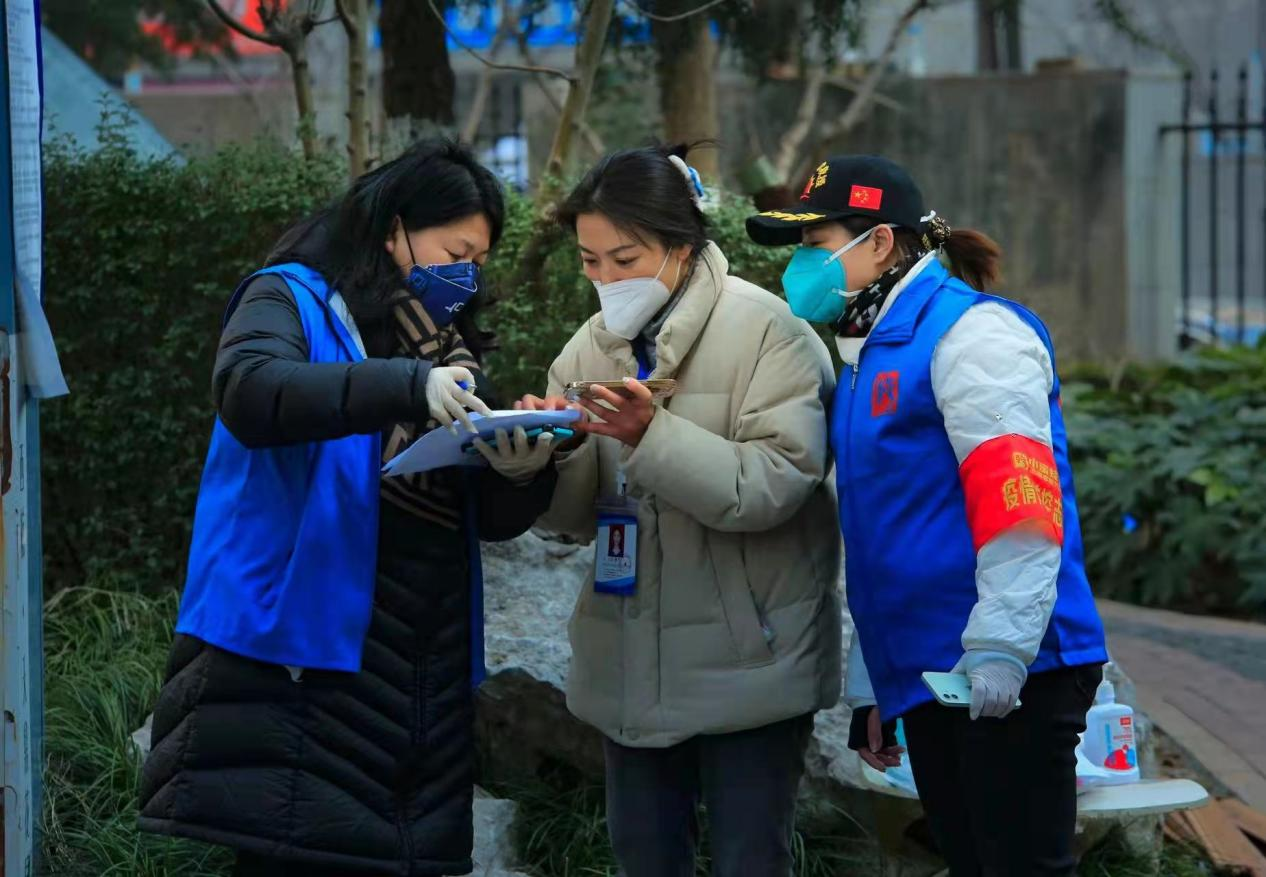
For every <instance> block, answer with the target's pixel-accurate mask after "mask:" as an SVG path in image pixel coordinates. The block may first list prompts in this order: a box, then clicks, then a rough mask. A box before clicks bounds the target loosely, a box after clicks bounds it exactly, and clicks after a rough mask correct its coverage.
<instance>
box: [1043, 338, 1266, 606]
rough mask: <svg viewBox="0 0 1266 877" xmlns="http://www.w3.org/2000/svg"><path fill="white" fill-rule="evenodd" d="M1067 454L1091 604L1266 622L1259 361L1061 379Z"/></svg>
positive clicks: (1262, 372) (1227, 354)
mask: <svg viewBox="0 0 1266 877" xmlns="http://www.w3.org/2000/svg"><path fill="white" fill-rule="evenodd" d="M1069 377H1070V380H1069V381H1068V384H1067V388H1066V392H1065V406H1064V411H1065V414H1066V416H1067V422H1068V430H1069V439H1070V446H1071V450H1072V455H1073V463H1074V467H1075V469H1076V474H1077V490H1078V500H1079V505H1080V510H1081V516H1082V530H1083V533H1084V535H1085V542H1086V552H1087V560H1088V564H1089V568H1090V573H1091V579H1092V581H1093V582H1094V584H1095V586H1096V589H1097V590H1098V592H1099V593H1101V594H1104V595H1106V596H1111V597H1114V598H1117V599H1121V600H1128V601H1132V602H1138V603H1144V604H1152V605H1163V606H1170V607H1173V608H1177V609H1186V610H1191V611H1208V612H1222V613H1237V614H1248V615H1259V616H1260V615H1262V614H1263V613H1264V611H1266V350H1254V349H1237V350H1204V351H1201V352H1200V353H1196V354H1193V355H1189V356H1187V357H1185V358H1183V359H1182V360H1180V361H1179V362H1177V363H1174V364H1171V365H1165V366H1159V367H1156V366H1154V367H1132V368H1129V369H1127V370H1125V371H1124V373H1122V374H1120V375H1119V376H1117V377H1116V379H1115V380H1114V379H1111V378H1110V377H1109V376H1108V375H1106V374H1104V373H1103V372H1102V371H1099V370H1087V369H1083V370H1081V371H1080V372H1076V373H1073V374H1071V375H1070V376H1069Z"/></svg>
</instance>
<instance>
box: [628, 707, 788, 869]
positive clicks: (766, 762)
mask: <svg viewBox="0 0 1266 877" xmlns="http://www.w3.org/2000/svg"><path fill="white" fill-rule="evenodd" d="M812 734H813V715H812V714H808V715H803V716H799V717H797V718H794V719H788V720H786V721H782V722H775V723H774V724H772V725H765V726H764V727H761V728H754V729H752V730H750V731H739V732H736V733H733V734H715V735H704V736H699V737H695V738H693V739H691V740H687V741H686V742H684V743H680V744H678V745H676V746H671V747H668V748H667V749H633V748H630V747H627V746H621V745H619V744H617V743H613V742H612V741H610V740H607V741H606V762H607V826H608V830H609V831H610V834H611V846H612V848H613V849H614V851H615V858H616V861H617V862H619V864H620V873H621V875H623V877H693V875H694V873H695V847H696V844H697V841H698V836H699V827H698V822H697V819H696V807H697V805H698V803H699V801H700V799H701V798H702V800H703V803H704V805H705V806H706V807H707V809H708V823H709V830H710V841H711V850H712V874H713V877H788V875H789V874H790V873H791V866H792V852H791V849H792V847H791V844H792V831H793V829H794V823H795V812H796V790H797V788H798V787H799V785H800V776H801V774H803V773H804V753H805V748H806V747H807V746H808V744H809V737H810V736H812Z"/></svg>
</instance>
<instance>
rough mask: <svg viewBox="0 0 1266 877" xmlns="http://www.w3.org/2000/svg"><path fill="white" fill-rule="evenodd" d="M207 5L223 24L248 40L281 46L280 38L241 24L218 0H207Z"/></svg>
mask: <svg viewBox="0 0 1266 877" xmlns="http://www.w3.org/2000/svg"><path fill="white" fill-rule="evenodd" d="M207 6H208V7H209V8H210V9H211V11H212V12H213V13H215V17H216V18H218V19H220V21H222V22H224V26H225V27H227V28H229V30H233V31H236V32H237V33H239V34H241V35H242V36H244V37H246V38H247V39H248V40H254V41H255V42H257V43H263V44H264V45H266V46H274V47H276V48H278V49H280V48H281V41H280V40H278V39H277V38H276V37H274V36H272V35H270V34H266V33H264V32H263V31H258V30H255V29H254V28H250V27H247V26H246V25H244V24H242V22H240V21H238V20H237V19H236V18H234V17H233V16H232V15H230V14H229V13H228V11H227V10H226V9H225V8H224V7H223V6H221V5H220V2H219V0H207Z"/></svg>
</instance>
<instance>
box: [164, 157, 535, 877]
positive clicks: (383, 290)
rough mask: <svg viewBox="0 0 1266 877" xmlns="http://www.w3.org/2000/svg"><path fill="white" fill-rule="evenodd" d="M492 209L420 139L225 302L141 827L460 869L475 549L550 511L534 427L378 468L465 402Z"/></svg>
mask: <svg viewBox="0 0 1266 877" xmlns="http://www.w3.org/2000/svg"><path fill="white" fill-rule="evenodd" d="M502 217H503V207H502V200H501V194H500V191H499V189H498V187H497V184H496V182H495V180H494V179H493V177H492V175H491V174H490V173H489V172H488V171H487V170H486V169H484V168H483V167H481V166H480V165H478V164H477V163H476V162H475V161H474V160H473V158H471V156H470V155H469V154H468V153H467V152H466V151H464V150H463V149H461V148H459V147H457V146H455V145H453V144H450V143H446V142H439V141H434V142H426V143H422V144H419V145H418V146H417V147H415V148H414V149H412V150H410V151H409V152H408V153H407V154H406V155H404V156H403V157H402V158H400V159H398V160H397V161H395V162H392V163H391V164H388V165H385V166H383V167H382V168H380V169H378V170H375V171H373V172H371V173H369V174H367V175H366V176H364V177H362V178H361V179H359V180H357V181H356V183H354V184H353V186H352V188H351V190H350V191H349V192H348V193H347V195H346V196H344V198H343V199H342V200H341V201H340V203H338V204H336V205H334V206H333V207H331V208H330V209H329V210H326V211H323V212H322V213H321V214H319V215H317V216H316V217H314V218H313V219H311V220H308V221H307V222H305V223H302V224H301V225H299V226H297V227H296V228H295V229H294V230H292V231H291V232H290V233H288V234H287V235H286V237H285V238H283V240H282V241H281V243H280V244H279V245H278V249H277V253H276V254H275V255H274V256H273V257H272V258H270V259H269V263H268V267H267V268H265V269H264V270H263V271H262V272H260V273H258V274H256V275H253V276H252V277H251V278H248V280H247V281H246V282H244V283H243V285H242V287H241V288H240V290H239V293H238V295H236V296H235V297H234V299H233V301H232V303H231V304H230V308H229V316H228V318H227V321H226V324H225V327H224V330H223V334H222V336H221V340H220V348H219V353H218V355H217V358H216V364H215V372H214V378H213V389H214V398H215V405H216V409H217V412H218V414H219V418H218V420H217V423H216V430H215V434H214V436H213V439H212V443H211V449H210V451H209V452H208V459H207V467H206V471H205V472H204V476H203V482H202V488H201V490H200V493H199V500H198V512H197V515H196V519H195V525H194V538H193V546H192V548H191V552H190V563H189V575H188V578H187V580H186V586H185V592H184V595H183V598H182V603H181V612H180V619H179V621H178V623H177V627H176V629H177V637H176V641H175V643H174V645H173V647H172V651H171V657H170V661H169V664H168V668H167V681H166V683H165V685H164V687H163V689H162V693H161V695H160V697H159V701H158V704H157V706H156V708H155V713H154V746H153V751H152V752H151V754H150V757H149V759H148V761H147V762H146V764H145V768H144V777H143V782H142V788H141V796H140V803H141V815H140V825H141V827H142V828H143V829H145V830H148V831H154V832H160V833H164V834H171V835H180V836H184V837H191V838H196V839H199V840H204V841H207V842H210V843H215V844H223V845H226V846H229V847H233V848H234V849H235V850H236V851H237V854H238V860H237V867H236V870H235V871H234V874H235V875H239V877H245V875H269V877H278V875H283V877H284V875H288V874H294V875H300V874H302V875H304V877H310V875H330V877H334V875H337V877H352V875H371V874H374V875H400V877H423V875H450V874H465V873H468V872H469V871H470V870H471V860H470V854H471V839H472V837H471V836H472V830H471V803H472V800H471V799H472V765H473V747H472V708H473V704H472V689H473V685H474V684H477V682H478V678H477V677H478V676H479V674H481V673H482V667H483V661H482V635H483V631H482V627H481V618H482V602H481V591H480V581H479V553H478V540H479V539H485V540H501V539H509V538H513V537H515V536H517V535H519V534H520V533H522V532H523V531H525V530H526V529H527V528H528V527H529V526H530V525H531V523H532V521H534V520H535V518H536V517H537V516H538V515H539V514H540V513H541V512H542V511H543V510H544V509H545V508H547V507H548V505H549V501H550V498H551V495H552V492H553V485H554V480H555V474H554V471H553V467H552V465H550V464H548V462H547V461H548V457H549V448H548V443H542V444H541V446H540V447H539V449H537V448H532V449H529V448H527V447H525V446H520V447H517V448H516V447H511V446H508V445H507V444H504V443H503V444H501V445H500V446H499V447H498V448H490V447H487V446H485V447H484V448H483V451H484V453H485V456H487V457H488V459H489V462H490V463H491V466H490V467H488V468H485V469H481V470H456V469H446V470H439V471H437V472H433V473H428V474H427V475H421V476H412V477H410V478H404V479H399V478H392V479H384V478H381V477H380V476H379V474H378V470H379V468H380V465H381V463H382V461H384V460H386V459H389V458H390V457H392V456H394V455H395V454H396V453H398V452H399V451H400V450H401V449H402V448H403V447H405V446H407V445H408V443H410V442H411V441H412V440H413V438H415V437H416V436H417V435H420V434H421V433H422V432H424V431H426V430H427V429H428V428H435V427H436V426H437V424H438V425H443V426H450V425H452V424H453V422H454V420H455V419H456V420H461V421H466V422H468V419H469V418H468V415H467V414H466V409H468V408H469V409H474V410H479V411H486V410H487V409H486V407H485V406H484V404H483V403H482V402H481V401H480V400H479V399H478V398H477V396H478V395H487V388H486V387H485V386H484V384H483V381H482V376H481V374H480V370H479V365H478V363H479V351H480V346H481V345H480V342H481V341H482V340H484V339H483V338H481V335H480V333H479V331H478V329H477V328H476V327H475V325H474V322H473V311H474V309H475V308H474V307H473V306H472V303H471V301H470V300H471V297H472V295H473V294H474V292H476V291H477V288H478V274H479V266H480V265H481V264H482V262H483V260H484V259H485V258H486V257H487V254H488V252H489V250H490V249H491V248H492V247H493V246H494V245H495V244H496V242H497V239H498V237H499V235H500V232H501V226H502ZM454 314H456V315H457V317H456V319H455V320H454V319H453V315H454Z"/></svg>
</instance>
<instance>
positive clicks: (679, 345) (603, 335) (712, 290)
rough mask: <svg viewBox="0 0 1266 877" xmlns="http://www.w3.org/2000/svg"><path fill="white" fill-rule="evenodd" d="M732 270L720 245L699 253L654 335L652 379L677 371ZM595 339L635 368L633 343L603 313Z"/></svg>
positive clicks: (596, 325) (596, 320)
mask: <svg viewBox="0 0 1266 877" xmlns="http://www.w3.org/2000/svg"><path fill="white" fill-rule="evenodd" d="M729 270H730V263H729V262H728V261H727V260H726V258H725V255H724V254H723V253H722V252H721V248H720V247H718V246H717V245H716V244H714V243H712V242H711V241H708V244H707V246H705V247H704V248H703V250H702V252H701V253H700V254H699V264H698V265H696V266H695V270H694V274H693V276H692V277H691V278H690V283H689V285H688V286H687V287H686V291H685V292H683V293H682V294H681V300H680V301H679V302H678V303H677V306H676V307H675V308H673V311H672V313H670V314H669V315H668V319H667V321H665V323H664V326H663V328H661V329H660V330H659V335H657V336H656V337H655V358H656V363H655V371H654V372H653V373H652V374H651V377H652V378H656V379H661V378H672V377H674V376H675V375H676V374H677V369H678V368H680V366H681V363H682V362H684V361H685V359H686V357H687V356H688V355H689V354H690V351H691V350H692V349H693V348H694V346H695V342H697V341H698V340H699V336H700V335H701V334H702V333H703V327H704V324H705V323H707V322H708V317H709V316H711V314H712V309H713V308H714V307H716V303H717V299H719V298H720V297H721V289H722V287H723V286H724V285H725V278H726V277H727V276H728V274H729ZM593 338H594V342H595V343H596V344H597V345H598V349H599V350H600V351H602V353H603V354H604V355H605V356H608V357H610V358H611V359H614V360H616V361H618V362H622V363H625V365H626V366H632V367H633V368H634V369H636V360H635V359H634V356H633V345H632V344H630V343H629V342H628V341H626V340H625V339H623V338H621V337H619V336H618V335H616V334H614V333H612V332H610V331H608V330H607V324H606V323H605V322H604V321H603V319H602V315H601V314H599V315H598V316H596V317H594V322H593Z"/></svg>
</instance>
